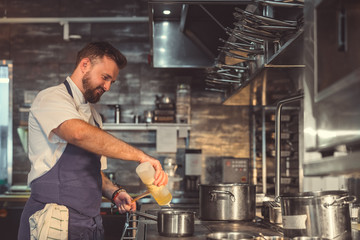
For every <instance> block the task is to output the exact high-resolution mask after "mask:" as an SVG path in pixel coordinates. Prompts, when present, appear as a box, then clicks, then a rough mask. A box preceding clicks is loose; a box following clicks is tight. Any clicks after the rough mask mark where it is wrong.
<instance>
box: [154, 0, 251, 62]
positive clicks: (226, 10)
mask: <svg viewBox="0 0 360 240" xmlns="http://www.w3.org/2000/svg"><path fill="white" fill-rule="evenodd" d="M251 2H252V1H239V0H238V1H171V0H167V1H156V0H150V1H149V14H150V16H149V19H150V36H151V37H150V38H151V39H150V40H151V48H152V49H151V50H152V61H151V63H152V66H153V67H155V68H208V67H212V66H214V65H215V63H216V58H217V57H218V55H219V51H218V47H219V46H222V45H223V44H224V43H223V42H222V40H227V39H228V37H229V36H228V35H227V34H226V28H231V29H232V28H233V27H234V25H233V22H235V20H234V16H233V12H234V11H235V10H234V9H235V7H238V8H242V9H245V8H246V6H247V4H249V3H251Z"/></svg>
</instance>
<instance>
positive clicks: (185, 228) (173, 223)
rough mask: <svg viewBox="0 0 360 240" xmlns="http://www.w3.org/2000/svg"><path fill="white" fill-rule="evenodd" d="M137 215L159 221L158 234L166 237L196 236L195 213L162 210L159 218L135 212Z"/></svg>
mask: <svg viewBox="0 0 360 240" xmlns="http://www.w3.org/2000/svg"><path fill="white" fill-rule="evenodd" d="M135 214H137V215H139V216H142V217H145V218H148V219H151V220H154V221H157V228H158V233H159V235H161V236H165V237H189V236H192V235H193V234H194V228H195V227H194V224H195V213H194V212H192V211H184V210H177V209H161V210H159V211H158V212H157V216H154V215H152V214H148V213H143V212H139V211H135Z"/></svg>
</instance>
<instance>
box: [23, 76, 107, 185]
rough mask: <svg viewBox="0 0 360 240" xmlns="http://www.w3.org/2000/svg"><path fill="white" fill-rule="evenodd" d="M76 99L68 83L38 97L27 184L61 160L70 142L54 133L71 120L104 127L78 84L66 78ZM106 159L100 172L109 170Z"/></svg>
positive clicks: (32, 112)
mask: <svg viewBox="0 0 360 240" xmlns="http://www.w3.org/2000/svg"><path fill="white" fill-rule="evenodd" d="M66 80H67V81H68V83H69V85H70V88H71V91H72V94H73V97H71V95H70V94H69V93H68V91H67V89H66V86H65V84H63V83H61V84H60V85H57V86H54V87H50V88H47V89H45V90H42V91H41V92H39V94H38V95H37V96H36V98H35V100H34V102H33V103H32V106H31V108H30V114H29V159H30V163H31V169H30V172H29V175H28V184H29V185H30V183H31V181H33V180H34V179H36V178H38V177H40V176H42V175H43V174H45V173H46V172H47V171H49V170H50V169H51V168H52V167H53V166H54V165H55V163H56V162H57V160H58V159H59V158H60V157H61V155H62V153H63V152H64V150H65V147H66V145H67V142H66V141H65V140H63V139H61V138H60V137H58V136H57V135H56V134H54V133H53V132H51V131H52V130H53V129H55V128H57V127H58V126H59V125H60V124H61V123H63V122H65V121H66V120H70V119H81V120H84V121H85V122H88V123H89V124H91V125H94V126H95V122H94V119H95V121H96V122H97V123H98V124H99V125H100V127H102V120H101V117H100V115H99V114H98V113H97V112H96V110H95V109H94V107H93V106H92V104H90V103H86V101H85V99H84V96H83V94H82V93H81V91H80V89H79V88H78V87H77V86H76V85H75V83H74V82H73V81H72V80H71V79H70V77H67V78H66ZM106 165H107V163H106V157H104V156H102V157H101V169H106V168H107V166H106Z"/></svg>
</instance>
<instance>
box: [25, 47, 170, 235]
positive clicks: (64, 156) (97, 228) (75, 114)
mask: <svg viewBox="0 0 360 240" xmlns="http://www.w3.org/2000/svg"><path fill="white" fill-rule="evenodd" d="M126 63H127V61H126V58H125V57H124V56H123V55H122V54H121V53H120V52H119V51H118V50H117V49H115V48H114V47H113V46H112V45H110V44H109V43H107V42H93V43H90V44H88V45H86V46H85V47H84V48H83V49H82V50H81V51H80V52H79V53H78V55H77V59H76V68H75V70H74V72H73V73H72V75H71V76H70V77H67V78H66V80H65V81H64V82H63V83H61V84H60V85H58V86H54V87H50V88H48V89H45V90H43V91H41V92H40V93H39V94H38V95H37V97H36V99H35V100H34V102H33V104H32V106H31V109H30V114H29V159H30V162H31V170H30V173H29V176H28V183H29V184H30V186H31V195H30V198H29V200H28V201H27V203H26V205H25V208H24V210H23V213H22V216H21V222H20V228H19V233H18V239H19V240H26V239H30V235H31V236H32V237H34V238H31V239H42V238H41V237H43V236H47V237H50V239H53V238H54V239H103V226H102V221H101V216H100V204H101V198H102V196H105V197H106V198H108V199H110V200H111V201H112V202H113V203H114V204H116V206H117V207H118V209H119V212H120V213H124V212H126V211H132V210H135V207H136V206H135V203H131V200H132V199H131V197H130V196H129V195H128V194H127V193H126V191H125V190H124V189H122V188H119V187H117V186H115V185H114V184H113V183H112V182H111V181H110V180H109V179H108V178H106V176H105V175H104V173H103V172H102V171H101V170H102V169H104V168H105V167H106V157H111V158H117V159H121V160H127V161H136V162H139V163H142V162H147V161H148V162H150V163H151V164H152V165H153V166H154V168H155V170H156V174H155V182H154V184H156V185H158V186H160V185H165V184H166V183H167V180H168V178H167V175H166V174H165V173H164V171H163V170H162V167H161V164H160V162H159V161H158V160H156V159H154V158H152V157H150V156H148V155H146V154H145V153H144V152H142V151H141V150H139V149H136V148H134V147H132V146H130V145H128V144H126V143H125V142H123V141H121V140H119V139H117V138H115V137H113V136H112V135H110V134H108V133H106V132H105V131H103V130H101V126H102V121H101V117H100V115H99V114H98V113H97V112H96V111H95V109H94V107H93V105H92V104H93V103H96V102H98V101H99V100H100V97H101V96H102V94H103V93H104V92H106V91H109V90H110V87H111V84H112V83H114V82H115V80H116V78H117V76H118V74H119V71H120V70H121V69H122V68H124V67H125V65H126ZM105 156H106V157H105ZM67 237H68V238H67ZM46 239H47V238H46Z"/></svg>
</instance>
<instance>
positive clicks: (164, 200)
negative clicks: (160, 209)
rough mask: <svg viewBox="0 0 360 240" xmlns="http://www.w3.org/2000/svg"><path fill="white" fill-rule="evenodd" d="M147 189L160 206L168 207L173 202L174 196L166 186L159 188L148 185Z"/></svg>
mask: <svg viewBox="0 0 360 240" xmlns="http://www.w3.org/2000/svg"><path fill="white" fill-rule="evenodd" d="M147 187H148V189H149V191H150V193H151V195H152V196H153V198H154V199H155V201H156V202H157V203H158V204H159V205H160V206H164V205H168V204H169V203H170V202H171V199H172V195H171V193H170V192H169V191H168V190H167V189H166V188H165V187H164V186H161V187H158V186H155V185H148V186H147ZM164 188H165V189H164Z"/></svg>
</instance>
